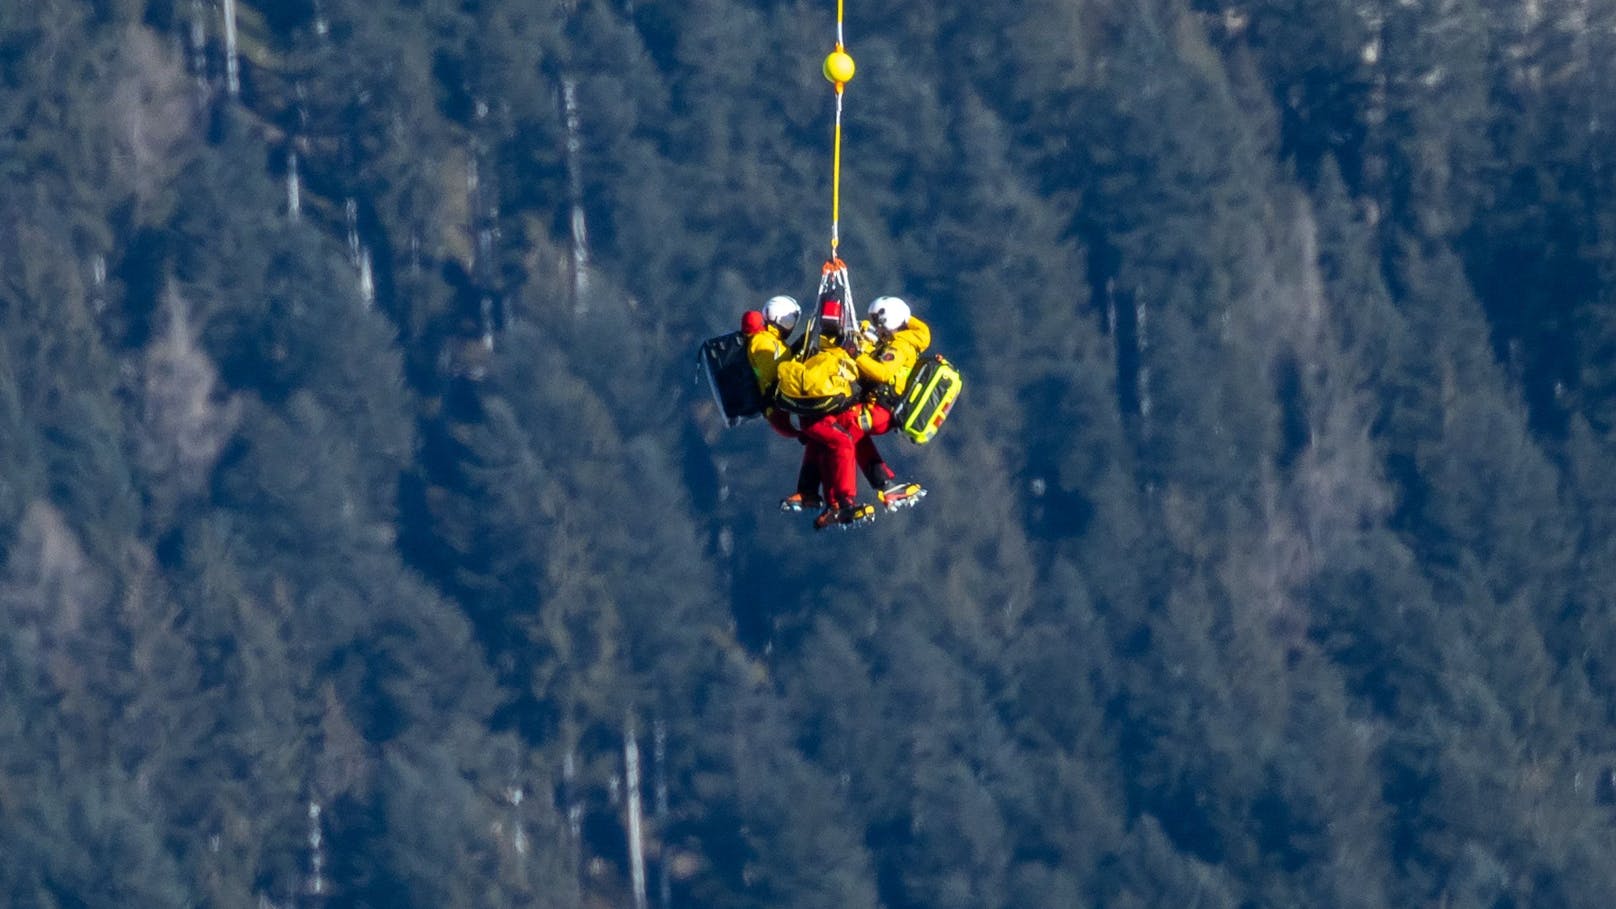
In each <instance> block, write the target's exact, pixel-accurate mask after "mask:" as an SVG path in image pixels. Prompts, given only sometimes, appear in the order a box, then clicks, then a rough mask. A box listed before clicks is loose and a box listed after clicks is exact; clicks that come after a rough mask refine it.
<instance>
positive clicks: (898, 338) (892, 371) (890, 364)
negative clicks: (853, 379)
mask: <svg viewBox="0 0 1616 909" xmlns="http://www.w3.org/2000/svg"><path fill="white" fill-rule="evenodd" d="M864 327H865V329H866V331H868V329H869V325H868V323H866V324H865V326H864ZM930 346H931V327H930V326H928V325H927V324H926V323H925V322H922V321H920V320H919V319H917V318H915V317H914V316H910V317H909V321H908V322H905V323H904V326H903V327H902V328H900V329H898V330H897V331H895V332H893V333H892V336H891V337H889V338H884V339H882V340H881V341H880V343H878V344H876V345H875V347H874V348H872V349H871V350H870V351H869V352H868V353H865V354H862V355H860V356H859V358H858V361H857V365H858V373H859V380H860V381H861V382H863V383H864V385H865V388H866V389H868V390H870V391H872V392H874V393H876V394H881V393H883V392H886V391H890V393H891V394H902V393H903V389H904V386H905V385H908V384H909V371H910V370H912V369H914V368H915V361H916V360H919V359H920V354H921V353H922V352H923V351H925V349H926V348H928V347H930Z"/></svg>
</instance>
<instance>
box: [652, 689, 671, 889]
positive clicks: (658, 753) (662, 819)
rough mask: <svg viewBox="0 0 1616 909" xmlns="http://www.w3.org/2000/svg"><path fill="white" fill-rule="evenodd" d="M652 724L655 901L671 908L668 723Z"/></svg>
mask: <svg viewBox="0 0 1616 909" xmlns="http://www.w3.org/2000/svg"><path fill="white" fill-rule="evenodd" d="M651 725H652V730H653V731H652V759H653V760H655V761H656V830H657V901H658V904H659V905H660V906H661V909H672V906H673V882H672V880H671V879H670V878H669V872H668V841H667V835H668V724H667V723H665V722H663V721H662V720H661V719H660V718H658V719H657V720H656V721H655V722H654V723H652V724H651Z"/></svg>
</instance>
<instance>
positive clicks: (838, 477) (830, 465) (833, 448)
mask: <svg viewBox="0 0 1616 909" xmlns="http://www.w3.org/2000/svg"><path fill="white" fill-rule="evenodd" d="M858 413H859V409H858V408H856V407H854V408H850V409H848V410H844V411H842V412H841V413H838V414H831V415H830V416H825V417H816V418H814V419H812V420H805V421H804V425H803V427H802V436H803V438H804V439H805V440H806V441H807V444H808V451H807V453H806V454H807V455H809V456H811V457H814V458H815V459H816V460H817V461H818V464H819V477H820V482H821V483H823V484H824V486H825V504H827V505H829V506H831V507H833V508H836V507H841V506H843V505H852V504H853V503H854V502H856V501H857V500H858V472H857V470H856V463H857V462H856V461H855V459H854V451H855V449H856V448H857V446H858V442H859V440H860V439H862V438H863V437H864V431H863V430H861V429H860V428H859V420H858Z"/></svg>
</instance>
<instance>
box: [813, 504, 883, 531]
mask: <svg viewBox="0 0 1616 909" xmlns="http://www.w3.org/2000/svg"><path fill="white" fill-rule="evenodd" d="M873 520H875V506H874V505H871V504H869V503H867V502H865V503H860V504H856V505H843V506H841V507H840V508H827V509H825V510H824V511H822V512H820V513H819V517H817V518H814V529H815V530H824V529H825V528H827V527H836V528H839V529H841V530H846V529H848V528H849V527H856V526H858V525H860V524H868V523H870V522H871V521H873Z"/></svg>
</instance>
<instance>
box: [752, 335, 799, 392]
mask: <svg viewBox="0 0 1616 909" xmlns="http://www.w3.org/2000/svg"><path fill="white" fill-rule="evenodd" d="M790 358H791V348H789V347H787V346H786V341H785V338H782V337H781V336H780V329H778V328H776V327H775V326H773V325H770V326H767V327H765V328H764V329H763V330H762V331H760V332H758V333H757V334H755V335H752V336H751V337H750V338H747V339H746V361H747V362H748V363H751V364H752V372H753V373H754V374H756V375H757V383H758V391H761V392H763V397H764V398H765V399H766V398H768V397H769V393H770V391H771V390H772V389H773V387H774V383H775V381H776V379H777V378H778V373H779V370H780V362H781V361H782V360H788V359H790Z"/></svg>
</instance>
